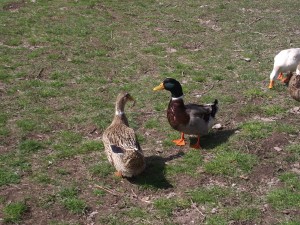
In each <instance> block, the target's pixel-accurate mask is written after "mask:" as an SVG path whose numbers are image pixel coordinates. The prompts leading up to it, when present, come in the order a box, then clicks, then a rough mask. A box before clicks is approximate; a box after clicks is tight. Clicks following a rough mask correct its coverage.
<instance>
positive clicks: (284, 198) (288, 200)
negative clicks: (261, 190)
mask: <svg viewBox="0 0 300 225" xmlns="http://www.w3.org/2000/svg"><path fill="white" fill-rule="evenodd" d="M268 202H269V203H270V204H271V205H272V206H273V207H274V208H275V209H277V210H283V209H297V208H299V207H300V193H299V191H293V190H290V189H289V188H280V189H275V190H272V191H271V192H270V193H269V194H268Z"/></svg>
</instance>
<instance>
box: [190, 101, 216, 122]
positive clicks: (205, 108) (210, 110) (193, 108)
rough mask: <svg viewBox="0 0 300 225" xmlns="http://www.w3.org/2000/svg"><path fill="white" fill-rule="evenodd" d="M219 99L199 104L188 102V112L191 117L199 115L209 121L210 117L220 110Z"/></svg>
mask: <svg viewBox="0 0 300 225" xmlns="http://www.w3.org/2000/svg"><path fill="white" fill-rule="evenodd" d="M217 105H218V100H215V101H214V103H213V104H203V105H197V104H187V105H185V107H186V112H187V113H188V114H189V115H190V116H191V117H199V118H202V119H204V120H205V121H206V122H207V121H209V118H210V117H215V115H216V113H217V111H218V106H217Z"/></svg>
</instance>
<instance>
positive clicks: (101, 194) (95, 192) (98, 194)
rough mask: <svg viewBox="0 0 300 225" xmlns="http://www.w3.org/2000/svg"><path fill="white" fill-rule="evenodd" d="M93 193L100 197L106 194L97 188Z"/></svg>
mask: <svg viewBox="0 0 300 225" xmlns="http://www.w3.org/2000/svg"><path fill="white" fill-rule="evenodd" d="M93 194H94V195H96V196H98V197H102V196H105V195H106V192H105V191H103V190H101V189H95V190H93Z"/></svg>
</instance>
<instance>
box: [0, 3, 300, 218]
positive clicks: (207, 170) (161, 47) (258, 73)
mask: <svg viewBox="0 0 300 225" xmlns="http://www.w3.org/2000/svg"><path fill="white" fill-rule="evenodd" d="M298 5H299V3H298V1H297V0H291V1H288V2H284V3H283V2H282V1H278V0H266V1H261V2H255V3H254V2H251V1H245V0H242V1H239V2H238V3H234V2H230V1H228V2H220V1H216V0H211V1H208V0H204V1H201V2H199V1H194V0H188V1H184V2H183V1H178V0H175V1H167V0H161V1H154V0H151V1H141V0H136V1H130V2H129V1H109V0H104V1H99V0H86V1H59V0H52V1H26V3H23V1H21V0H15V1H12V0H3V1H1V2H0V8H1V9H2V11H1V14H0V19H1V25H0V40H1V41H0V51H1V53H2V54H1V55H0V96H1V101H0V109H1V110H0V152H1V154H0V187H1V189H0V196H2V197H0V217H1V218H3V220H2V221H1V222H3V223H5V224H12V223H15V224H28V223H32V221H43V222H44V223H48V224H84V223H87V218H92V220H91V222H94V223H95V224H97V223H99V224H121V223H122V224H149V223H153V224H155V223H157V224H178V223H179V224H180V222H178V221H181V220H183V218H182V214H184V215H190V214H189V213H191V214H193V213H194V212H196V211H197V210H196V208H197V209H198V210H199V211H200V212H201V213H202V214H203V215H205V218H202V216H199V218H195V223H198V224H229V223H234V224H239V223H241V224H242V223H245V224H260V223H262V224H297V223H296V222H295V221H299V220H300V218H299V216H298V215H296V213H294V211H295V210H297V208H299V205H298V202H299V185H298V183H299V176H298V174H297V171H298V169H299V168H298V164H297V163H298V162H299V159H300V153H299V146H300V145H299V144H300V143H299V123H300V121H299V117H297V115H296V114H292V113H290V112H289V110H290V109H291V108H293V107H299V102H296V101H294V100H293V99H291V98H290V97H289V94H288V92H287V87H286V86H285V85H282V84H281V83H280V82H276V83H275V88H274V90H268V88H267V85H268V79H269V74H270V72H271V70H272V67H273V58H274V56H275V54H276V53H277V52H278V51H279V50H281V49H285V48H290V47H298V46H299V45H300V42H299V38H297V37H298V33H297V30H299V29H298V27H299V23H300V19H299V16H298V14H299V12H298V10H297V9H298V7H297V6H298ZM270 12H275V13H270ZM280 28H282V29H280ZM246 58H249V59H250V61H249V60H246ZM165 77H173V78H176V79H178V80H179V81H180V82H181V83H182V86H183V91H184V94H185V101H186V102H192V103H201V104H202V103H209V102H212V101H213V100H214V99H218V100H219V104H220V110H219V112H218V114H217V121H216V123H220V124H221V125H223V129H222V130H213V131H211V133H210V134H209V135H208V136H206V137H201V146H202V147H203V148H202V149H201V150H194V149H191V148H189V146H188V145H189V144H190V143H191V142H192V143H193V142H194V141H195V138H194V137H189V136H188V135H186V142H187V146H185V147H182V148H179V147H177V146H174V143H173V142H172V140H173V139H177V138H179V136H180V133H179V132H177V131H174V130H173V129H172V128H171V127H170V125H169V124H168V121H167V118H166V108H167V106H168V102H169V97H170V93H168V92H167V91H161V92H153V90H152V89H153V87H155V86H157V85H158V84H159V83H161V82H162V81H163V80H164V78H165ZM121 90H122V91H128V92H130V94H131V95H132V96H133V97H134V98H135V99H136V105H135V107H130V105H128V106H127V107H126V109H125V111H126V115H127V117H128V120H129V124H130V126H131V127H132V128H133V129H134V130H135V131H136V133H137V137H138V140H139V141H140V144H141V146H142V148H143V149H144V152H145V156H146V162H147V168H146V170H145V171H144V173H143V174H141V175H140V176H138V177H136V178H133V179H128V180H127V179H116V178H115V177H114V176H113V174H114V171H115V169H114V167H113V166H112V165H110V164H109V162H108V160H107V157H106V155H105V153H104V146H103V143H102V141H101V135H102V133H103V131H104V129H105V128H106V127H107V126H108V125H109V124H110V123H111V120H112V118H113V116H114V101H115V97H116V95H117V94H118V93H119V92H120V91H121ZM274 147H279V148H280V149H282V150H281V151H276V150H274ZM278 168H279V169H278ZM96 185H101V186H103V187H105V189H107V190H102V189H98V188H97V187H96ZM33 190H34V191H33ZM109 191H111V193H110V192H109ZM11 193H13V194H11ZM112 193H114V195H112ZM23 199H26V201H22V200H23ZM25 202H26V203H25ZM266 204H267V205H269V206H270V208H268V209H267V210H268V211H267V212H263V211H262V209H264V206H265V205H266ZM195 207H196V208H195ZM213 209H215V212H214V213H212V210H213ZM29 210H30V211H31V210H32V212H30V213H26V212H27V211H29ZM264 210H265V209H264ZM93 212H99V213H98V214H95V215H94V214H92V213H93ZM100 212H101V213H100ZM282 212H288V213H289V214H284V213H282ZM201 213H199V212H198V211H197V215H200V214H201ZM266 214H267V215H268V217H266V216H265V215H266ZM200 217H201V218H200ZM270 218H272V219H270ZM197 219H199V220H198V221H197ZM270 220H271V221H270ZM188 222H190V221H188Z"/></svg>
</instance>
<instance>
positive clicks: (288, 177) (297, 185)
mask: <svg viewBox="0 0 300 225" xmlns="http://www.w3.org/2000/svg"><path fill="white" fill-rule="evenodd" d="M279 179H280V180H281V181H282V182H284V183H285V185H286V187H288V188H291V189H292V190H297V191H300V177H299V174H296V173H291V172H286V173H283V174H281V175H280V176H279Z"/></svg>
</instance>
